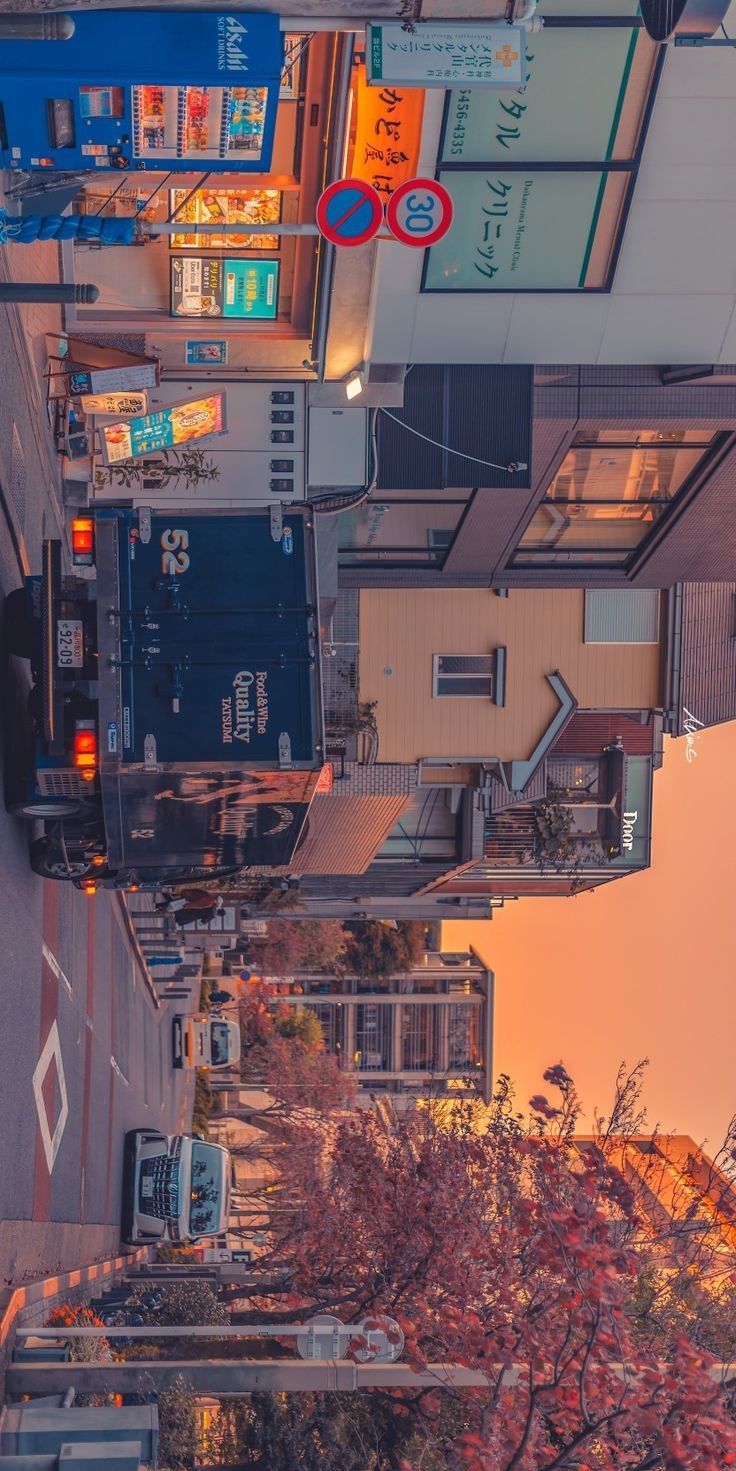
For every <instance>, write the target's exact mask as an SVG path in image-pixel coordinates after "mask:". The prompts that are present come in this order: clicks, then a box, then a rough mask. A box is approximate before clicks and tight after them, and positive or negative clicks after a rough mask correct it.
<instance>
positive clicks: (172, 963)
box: [121, 893, 204, 1011]
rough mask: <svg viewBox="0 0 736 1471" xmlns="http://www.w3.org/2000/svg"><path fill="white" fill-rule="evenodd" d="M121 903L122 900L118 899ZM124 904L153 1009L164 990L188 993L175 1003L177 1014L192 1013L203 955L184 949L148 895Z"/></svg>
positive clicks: (181, 938) (178, 935)
mask: <svg viewBox="0 0 736 1471" xmlns="http://www.w3.org/2000/svg"><path fill="white" fill-rule="evenodd" d="M121 899H122V896H121ZM123 902H124V904H125V908H126V912H127V916H128V922H129V925H130V929H131V933H132V935H133V937H134V942H135V947H136V953H137V954H138V956H139V960H140V964H141V966H142V967H143V969H144V971H145V975H146V984H147V985H148V987H149V989H150V991H151V994H152V995H153V997H154V998H155V1002H156V1005H157V1006H160V1005H161V1003H162V1001H165V999H166V992H167V990H169V989H170V990H172V991H173V990H177V991H184V992H186V993H188V994H187V995H185V996H180V997H179V998H177V999H178V1008H177V1009H179V1010H182V1011H186V1010H190V1011H192V1010H196V1009H197V1006H198V1004H199V992H200V985H201V979H202V965H203V960H204V957H203V954H202V952H201V951H200V950H191V949H188V948H187V944H186V940H185V937H184V934H183V933H182V931H181V930H178V929H177V927H176V925H175V924H174V923H173V920H172V919H171V918H170V917H169V916H167V915H166V914H159V913H157V911H156V909H155V906H154V902H153V896H152V895H151V894H142V893H137V894H128V895H126V897H125V900H124V901H123Z"/></svg>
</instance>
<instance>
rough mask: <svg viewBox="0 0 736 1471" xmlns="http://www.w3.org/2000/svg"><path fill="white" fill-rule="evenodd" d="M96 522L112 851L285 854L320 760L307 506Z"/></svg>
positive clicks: (265, 858) (104, 771)
mask: <svg viewBox="0 0 736 1471" xmlns="http://www.w3.org/2000/svg"><path fill="white" fill-rule="evenodd" d="M95 523H96V544H97V550H96V561H97V635H98V649H99V689H98V700H99V739H100V746H101V758H100V778H101V792H102V804H103V809H104V817H105V829H106V834H107V842H108V855H109V861H110V863H111V864H120V865H135V866H138V867H146V866H156V867H158V866H174V865H182V864H195V863H197V864H201V865H203V866H204V867H208V866H212V867H213V868H219V867H222V866H251V865H267V866H279V865H282V864H284V863H286V862H288V859H289V857H290V854H291V853H292V851H293V849H294V846H295V844H296V841H297V838H298V836H299V832H300V830H301V828H302V826H303V823H304V819H305V817H306V813H307V809H308V806H309V802H310V800H311V797H312V795H313V792H314V788H315V786H316V783H317V780H318V777H319V772H320V770H321V768H322V764H323V759H324V745H323V736H322V713H321V691H320V680H319V623H318V607H317V587H316V561H315V550H314V536H313V529H312V522H311V514H310V512H309V509H308V508H307V507H305V506H299V507H289V509H288V515H285V516H284V517H283V519H282V515H281V508H280V507H279V508H274V510H273V511H272V512H269V511H263V510H252V511H248V510H244V511H242V512H237V513H235V512H234V513H226V512H221V513H219V514H217V513H213V512H209V513H207V512H204V513H202V512H197V511H194V510H193V511H189V510H187V511H185V512H182V511H172V512H168V513H165V512H158V511H157V512H147V511H145V510H144V511H132V510H122V509H107V508H106V509H104V510H98V511H97V513H96V517H95Z"/></svg>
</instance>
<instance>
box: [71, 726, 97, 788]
mask: <svg viewBox="0 0 736 1471" xmlns="http://www.w3.org/2000/svg"><path fill="white" fill-rule="evenodd" d="M73 760H74V765H75V766H78V767H79V769H80V771H81V772H82V774H83V775H84V774H86V773H87V772H89V773H90V777H93V776H94V772H95V767H96V765H97V732H96V730H95V727H94V724H93V722H92V721H85V720H78V721H77V728H76V730H75V732H74V745H73Z"/></svg>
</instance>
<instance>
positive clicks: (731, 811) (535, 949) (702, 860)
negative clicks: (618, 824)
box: [444, 722, 736, 1152]
mask: <svg viewBox="0 0 736 1471" xmlns="http://www.w3.org/2000/svg"><path fill="white" fill-rule="evenodd" d="M694 749H696V750H697V752H698V755H697V757H696V758H695V759H694V760H692V761H691V762H690V763H689V764H688V761H687V760H686V755H685V750H686V747H685V741H684V739H680V740H678V741H667V742H666V745H665V759H664V766H663V767H662V769H661V771H659V772H657V773H656V774H655V779H654V834H653V854H652V867H651V868H650V869H649V871H648V872H646V873H639V874H634V875H632V876H631V877H630V878H624V879H622V880H620V881H618V882H616V883H612V884H608V885H605V886H603V887H602V888H600V889H598V890H596V891H594V892H593V893H591V894H581V895H579V896H578V897H577V898H574V899H525V900H517V901H515V902H513V903H507V905H506V908H505V909H503V910H501V911H500V912H499V913H497V915H496V917H495V918H494V919H493V921H492V922H482V923H474V924H448V925H445V927H444V944H445V945H447V944H450V945H451V946H453V947H454V946H457V947H463V946H465V945H466V944H468V943H470V944H472V945H474V946H475V947H476V949H477V950H478V951H479V952H480V954H481V955H482V956H483V959H484V960H485V961H486V962H487V964H488V965H489V966H490V967H491V969H492V970H493V971H495V975H496V1022H495V1057H494V1071H495V1073H496V1075H498V1074H499V1073H500V1072H508V1073H510V1074H511V1075H512V1077H514V1078H515V1080H516V1082H517V1085H518V1097H519V1100H520V1102H521V1103H523V1104H526V1102H527V1100H528V1099H529V1097H530V1096H531V1094H532V1093H534V1092H538V1091H539V1089H540V1084H541V1074H542V1071H543V1069H544V1068H545V1067H546V1066H547V1065H548V1064H549V1063H551V1062H558V1061H559V1060H560V1059H562V1060H563V1061H564V1063H565V1065H566V1066H567V1068H568V1070H569V1071H570V1072H571V1073H572V1074H573V1076H574V1078H575V1081H576V1083H577V1085H578V1089H579V1091H580V1093H581V1094H582V1096H583V1099H584V1101H585V1103H586V1106H587V1107H592V1106H593V1105H597V1106H598V1107H599V1109H600V1110H601V1111H602V1112H604V1113H605V1112H606V1107H607V1105H608V1103H609V1100H610V1097H611V1091H612V1083H613V1079H614V1077H615V1073H616V1069H617V1067H618V1064H619V1063H620V1062H621V1061H623V1060H625V1061H626V1062H627V1063H629V1064H633V1063H634V1062H636V1061H638V1060H639V1058H642V1057H649V1059H650V1067H649V1069H648V1072H647V1080H646V1087H645V1102H646V1104H647V1109H648V1114H649V1123H650V1126H654V1125H655V1124H656V1123H659V1124H660V1125H661V1127H662V1128H663V1129H665V1130H670V1129H675V1130H677V1131H678V1132H681V1133H685V1134H691V1135H693V1136H694V1137H695V1139H696V1140H697V1141H698V1142H699V1143H703V1142H705V1141H706V1140H707V1141H708V1145H709V1146H710V1151H709V1152H714V1151H715V1149H716V1148H717V1146H718V1144H719V1143H720V1140H721V1139H722V1137H723V1134H724V1132H725V1129H726V1126H727V1124H728V1121H729V1119H730V1117H731V1115H732V1114H733V1113H734V1112H736V796H735V791H734V789H735V785H736V784H735V782H734V775H733V768H734V760H735V758H736V722H732V723H731V724H729V725H723V726H718V727H715V728H714V729H712V730H709V731H706V732H704V733H703V734H702V735H701V736H700V737H699V739H698V741H697V744H696V746H695V747H694Z"/></svg>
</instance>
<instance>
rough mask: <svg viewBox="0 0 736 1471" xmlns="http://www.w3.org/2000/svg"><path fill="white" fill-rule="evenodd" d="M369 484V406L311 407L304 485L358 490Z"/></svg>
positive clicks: (326, 488) (316, 487)
mask: <svg viewBox="0 0 736 1471" xmlns="http://www.w3.org/2000/svg"><path fill="white" fill-rule="evenodd" d="M367 484H368V410H367V409H364V408H360V407H357V406H355V407H354V406H353V405H349V406H346V407H345V408H317V407H314V408H312V407H310V409H309V423H308V428H307V485H308V487H309V490H310V491H315V490H321V489H324V490H360V489H362V488H363V486H365V485H367Z"/></svg>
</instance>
